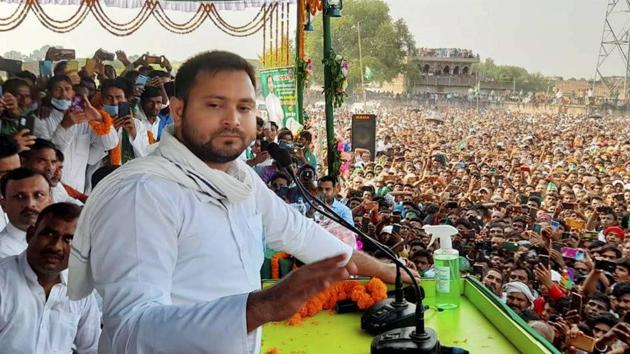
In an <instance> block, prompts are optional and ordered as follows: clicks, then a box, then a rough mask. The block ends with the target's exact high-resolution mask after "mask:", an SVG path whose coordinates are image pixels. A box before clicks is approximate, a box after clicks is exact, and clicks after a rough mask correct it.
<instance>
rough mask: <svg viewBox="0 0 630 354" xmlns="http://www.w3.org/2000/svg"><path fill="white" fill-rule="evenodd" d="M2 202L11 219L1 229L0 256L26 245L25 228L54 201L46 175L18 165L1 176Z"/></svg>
mask: <svg viewBox="0 0 630 354" xmlns="http://www.w3.org/2000/svg"><path fill="white" fill-rule="evenodd" d="M0 192H1V193H2V199H0V205H2V209H3V210H4V211H5V212H6V213H7V216H8V218H9V223H8V224H7V226H6V227H5V228H4V230H2V232H0V258H4V257H7V256H13V255H16V254H19V253H21V252H22V251H24V250H25V249H26V246H27V243H26V230H27V229H28V228H29V227H30V226H31V225H33V224H35V221H36V220H37V216H38V215H39V212H40V211H41V210H42V209H44V208H45V207H47V206H48V205H49V204H50V203H51V201H52V198H51V192H50V184H49V183H48V180H47V179H46V177H44V176H43V175H42V174H40V173H37V172H35V171H32V170H29V169H27V168H17V169H15V170H13V171H10V172H8V173H7V174H6V175H4V176H3V177H2V178H1V179H0Z"/></svg>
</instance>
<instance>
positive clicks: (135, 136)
mask: <svg viewBox="0 0 630 354" xmlns="http://www.w3.org/2000/svg"><path fill="white" fill-rule="evenodd" d="M131 92H132V87H131V85H130V83H129V82H128V81H127V80H126V79H124V78H117V79H114V80H106V81H105V82H103V85H102V87H101V94H102V98H103V110H104V111H105V112H107V113H108V114H109V115H110V117H112V119H113V120H114V127H115V128H116V132H117V134H118V141H119V144H120V145H119V149H120V151H121V152H120V154H121V156H120V161H114V160H115V159H117V157H115V156H112V164H114V165H121V164H124V163H126V162H127V161H129V160H131V159H134V158H136V157H143V156H146V155H147V153H148V148H149V136H148V131H147V128H146V126H145V125H144V123H142V122H141V121H140V120H139V119H137V118H134V117H133V114H132V112H131V107H130V106H129V104H130V103H129V100H128V99H127V97H130V95H131ZM125 106H126V112H122V111H120V109H122V108H123V107H125Z"/></svg>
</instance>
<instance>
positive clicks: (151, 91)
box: [138, 86, 163, 140]
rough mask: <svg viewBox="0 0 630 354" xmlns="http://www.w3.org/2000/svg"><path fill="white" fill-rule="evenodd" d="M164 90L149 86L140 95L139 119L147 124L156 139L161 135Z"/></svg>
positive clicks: (147, 128)
mask: <svg viewBox="0 0 630 354" xmlns="http://www.w3.org/2000/svg"><path fill="white" fill-rule="evenodd" d="M162 99H163V98H162V92H161V90H160V89H159V88H157V87H155V86H147V87H145V88H144V91H142V95H140V110H139V112H138V119H140V120H141V121H142V122H143V123H144V125H145V126H146V128H145V129H146V130H148V131H149V132H151V136H152V137H153V139H154V140H157V138H158V136H160V125H161V124H160V123H161V118H160V111H161V110H162V105H163V102H162Z"/></svg>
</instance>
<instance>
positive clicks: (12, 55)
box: [2, 50, 26, 61]
mask: <svg viewBox="0 0 630 354" xmlns="http://www.w3.org/2000/svg"><path fill="white" fill-rule="evenodd" d="M2 56H3V57H4V58H6V59H12V60H21V61H24V59H26V55H24V54H22V53H20V52H18V51H17V50H11V51H8V52H6V53H4V54H2Z"/></svg>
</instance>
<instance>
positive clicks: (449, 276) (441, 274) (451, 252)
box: [423, 225, 460, 310]
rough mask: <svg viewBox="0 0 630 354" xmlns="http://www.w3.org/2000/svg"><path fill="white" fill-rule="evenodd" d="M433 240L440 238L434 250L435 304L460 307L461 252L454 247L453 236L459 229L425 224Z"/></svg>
mask: <svg viewBox="0 0 630 354" xmlns="http://www.w3.org/2000/svg"><path fill="white" fill-rule="evenodd" d="M423 229H424V231H425V232H426V233H427V234H430V235H431V242H430V243H429V247H430V246H431V245H432V244H433V242H434V241H435V240H436V239H437V238H439V239H440V248H439V249H437V250H435V252H433V265H434V267H435V305H436V306H437V307H438V308H441V309H445V310H447V309H454V308H457V307H459V296H460V295H459V252H458V251H457V250H456V249H454V248H453V245H452V242H451V237H452V236H454V235H457V233H458V231H457V229H456V228H454V227H453V226H451V225H425V226H424V227H423Z"/></svg>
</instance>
